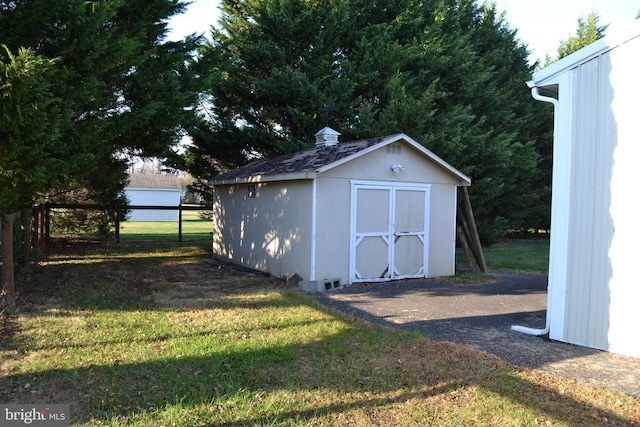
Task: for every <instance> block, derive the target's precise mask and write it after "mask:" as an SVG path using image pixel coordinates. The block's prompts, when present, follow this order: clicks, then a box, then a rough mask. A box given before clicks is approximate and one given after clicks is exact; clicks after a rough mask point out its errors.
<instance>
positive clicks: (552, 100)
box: [511, 86, 558, 336]
mask: <svg viewBox="0 0 640 427" xmlns="http://www.w3.org/2000/svg"><path fill="white" fill-rule="evenodd" d="M531 96H533V99H535V100H537V101H542V102H549V103H551V104H553V113H554V116H555V115H556V114H557V111H558V100H557V99H556V98H552V97H550V96H543V95H540V92H539V91H538V87H537V86H534V87H532V88H531ZM553 126H554V132H553V133H554V138H553V139H554V144H555V142H556V141H555V133H556V132H555V129H556V120H554V124H553ZM550 308H551V292H550V289H549V288H548V285H547V315H546V324H545V327H544V329H535V328H528V327H526V326H518V325H512V326H511V330H512V331H516V332H522V333H525V334H528V335H536V336H541V335H546V334H548V333H549V328H550V322H549V320H550V318H551V316H550V314H549V313H550V312H551V310H550Z"/></svg>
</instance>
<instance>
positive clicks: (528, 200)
mask: <svg viewBox="0 0 640 427" xmlns="http://www.w3.org/2000/svg"><path fill="white" fill-rule="evenodd" d="M221 11H222V14H221V19H220V22H219V25H218V27H217V28H218V29H215V30H214V31H213V32H212V41H211V42H210V43H208V44H207V45H205V46H204V47H203V48H202V49H201V51H200V61H199V63H198V66H200V67H202V69H201V70H200V71H199V73H200V74H201V75H205V74H206V75H207V76H208V78H209V81H208V91H207V98H206V102H205V103H203V108H202V111H203V121H202V122H201V124H200V125H199V126H198V127H197V128H196V129H194V130H193V133H192V135H193V137H194V146H193V147H192V148H191V150H190V152H188V153H187V154H186V155H185V157H184V159H183V162H184V163H183V164H184V165H185V167H187V168H190V170H191V171H192V172H193V173H194V175H196V176H200V177H202V178H206V177H209V176H211V175H215V174H216V173H219V172H220V171H223V170H226V169H228V168H232V167H235V166H237V165H240V164H243V163H245V162H247V161H249V160H250V159H251V158H252V157H253V156H255V155H266V156H268V155H274V154H280V153H287V152H290V151H293V150H297V149H300V148H303V147H308V146H311V145H313V137H312V135H313V134H314V133H315V132H316V131H317V130H319V129H320V128H321V127H322V126H324V118H323V114H322V110H321V107H322V105H323V104H329V103H335V104H336V106H337V111H336V112H335V113H334V114H332V116H331V118H330V122H329V125H330V126H332V127H334V128H335V129H336V130H338V131H340V132H341V133H342V137H341V138H342V139H343V140H350V139H355V138H362V137H374V136H381V135H387V134H392V133H397V132H404V133H406V134H408V135H410V136H411V137H413V138H415V139H416V140H417V141H419V142H420V143H422V144H424V145H425V146H426V147H427V148H429V149H431V150H433V151H434V152H436V153H437V154H439V155H440V156H442V157H443V158H445V159H446V160H447V161H449V162H450V163H451V164H453V165H454V166H455V167H457V168H459V169H460V170H461V171H462V172H464V173H466V174H468V175H469V176H471V178H472V179H473V185H472V188H471V197H472V201H473V204H474V210H475V213H476V219H477V221H478V223H479V224H478V225H479V229H480V230H481V234H482V237H483V239H484V240H485V241H495V240H497V239H498V238H500V237H501V236H503V235H504V234H505V232H506V231H507V230H508V229H524V228H528V227H533V226H534V225H535V226H538V225H539V224H538V222H540V220H541V218H540V215H542V217H543V218H542V221H541V222H542V223H547V224H548V221H547V219H548V215H549V213H548V208H549V201H548V188H546V185H547V183H546V181H545V179H546V178H545V174H546V172H545V171H543V170H541V169H540V159H541V156H540V154H541V151H544V150H547V149H548V144H549V142H541V140H540V139H539V135H542V134H544V133H545V132H544V129H545V126H547V128H550V123H549V120H550V115H549V114H548V110H546V109H545V108H544V107H543V106H542V107H541V106H539V103H536V102H535V101H534V100H533V99H532V98H531V96H530V93H529V91H528V89H527V87H526V85H525V82H526V81H527V80H529V79H530V77H531V72H532V70H533V67H532V66H530V65H529V64H528V61H527V56H528V52H527V48H526V46H524V45H522V44H521V43H520V42H519V41H518V40H517V37H516V32H515V31H513V30H511V29H509V27H508V25H507V23H506V22H505V21H504V20H503V18H502V17H501V16H497V15H496V10H495V8H494V6H484V7H479V6H478V5H477V4H476V3H475V1H472V0H437V1H432V2H421V1H415V0H394V1H388V0H223V2H222V8H221ZM545 215H546V218H545ZM534 223H535V224H534Z"/></svg>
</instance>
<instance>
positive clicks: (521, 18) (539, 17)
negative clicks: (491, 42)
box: [169, 0, 640, 63]
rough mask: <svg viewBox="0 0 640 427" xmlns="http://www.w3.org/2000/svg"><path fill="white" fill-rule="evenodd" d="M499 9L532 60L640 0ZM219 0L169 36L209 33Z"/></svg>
mask: <svg viewBox="0 0 640 427" xmlns="http://www.w3.org/2000/svg"><path fill="white" fill-rule="evenodd" d="M493 1H495V3H496V5H497V8H498V10H499V11H504V12H505V13H506V20H507V22H508V23H509V27H510V28H511V29H516V30H518V37H519V38H520V39H521V40H522V41H523V42H524V43H526V44H527V46H528V47H529V51H530V52H531V56H530V57H529V60H530V62H531V63H533V62H535V61H536V60H537V59H539V60H540V62H544V58H545V55H546V54H549V55H550V56H552V57H553V56H555V54H556V52H557V48H558V44H559V43H560V41H561V40H565V39H567V38H568V37H569V36H571V35H573V34H574V33H575V31H576V29H577V26H578V18H581V17H582V18H586V17H587V15H589V13H591V12H596V13H597V14H598V15H600V22H599V23H600V25H606V24H611V25H610V27H609V28H610V29H611V30H612V29H614V28H620V27H623V26H625V25H627V24H629V23H630V22H632V21H633V20H634V19H635V16H636V14H637V13H638V11H640V0H493ZM218 4H219V1H218V0H192V4H191V5H189V7H188V9H187V11H186V13H184V14H182V15H179V16H176V17H174V18H172V19H171V21H170V22H169V26H170V27H171V29H172V32H171V33H170V34H169V38H170V39H173V40H175V39H181V38H182V37H184V36H186V35H188V34H192V33H197V34H202V33H208V32H209V28H210V26H211V25H215V24H216V21H217V20H218V16H219V12H218Z"/></svg>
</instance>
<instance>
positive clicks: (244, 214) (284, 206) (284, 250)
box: [213, 180, 312, 280]
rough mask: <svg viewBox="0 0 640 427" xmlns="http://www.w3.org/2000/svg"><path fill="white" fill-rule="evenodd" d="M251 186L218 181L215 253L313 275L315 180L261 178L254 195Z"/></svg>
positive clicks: (273, 270) (281, 273)
mask: <svg viewBox="0 0 640 427" xmlns="http://www.w3.org/2000/svg"><path fill="white" fill-rule="evenodd" d="M248 187H249V186H248V185H246V184H242V185H219V186H216V188H215V192H214V204H213V214H214V215H213V216H214V220H213V221H214V232H213V253H214V254H215V255H217V256H219V257H221V258H223V259H226V260H228V261H230V262H233V263H236V264H239V265H244V266H247V267H250V268H254V269H257V270H261V271H266V272H268V273H270V274H272V275H273V276H276V277H285V276H286V277H291V276H293V274H295V273H298V274H300V276H302V277H303V278H304V279H305V280H308V278H309V274H310V268H311V267H310V266H311V200H312V199H311V196H312V191H311V188H312V183H311V181H309V180H306V181H284V182H267V183H261V184H258V183H256V184H255V188H256V197H254V198H251V197H248Z"/></svg>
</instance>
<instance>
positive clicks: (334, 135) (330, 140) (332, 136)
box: [314, 126, 341, 147]
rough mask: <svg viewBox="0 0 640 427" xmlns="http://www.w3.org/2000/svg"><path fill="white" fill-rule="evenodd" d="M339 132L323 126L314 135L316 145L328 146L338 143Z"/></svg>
mask: <svg viewBox="0 0 640 427" xmlns="http://www.w3.org/2000/svg"><path fill="white" fill-rule="evenodd" d="M340 135H341V134H340V132H338V131H337V130H333V129H331V128H330V127H329V126H325V127H323V128H322V129H320V130H319V131H318V132H316V134H315V135H314V136H315V137H316V147H330V146H333V145H337V144H338V136H340Z"/></svg>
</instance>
